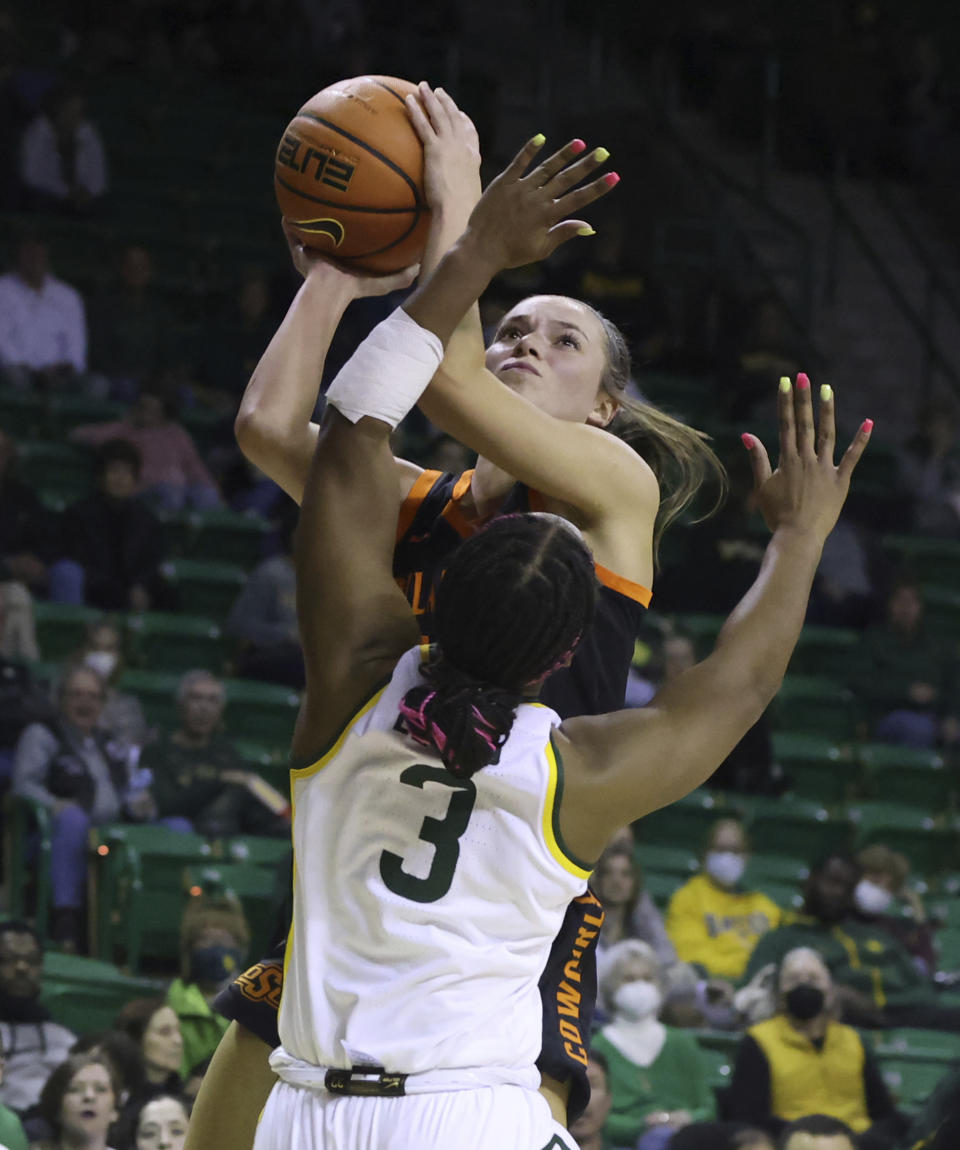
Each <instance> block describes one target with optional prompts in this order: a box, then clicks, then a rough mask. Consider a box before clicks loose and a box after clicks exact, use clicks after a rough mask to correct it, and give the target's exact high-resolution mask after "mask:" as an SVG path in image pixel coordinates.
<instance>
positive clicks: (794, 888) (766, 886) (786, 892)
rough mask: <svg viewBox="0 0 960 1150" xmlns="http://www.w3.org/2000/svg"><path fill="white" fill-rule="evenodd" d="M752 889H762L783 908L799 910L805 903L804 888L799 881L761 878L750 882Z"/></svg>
mask: <svg viewBox="0 0 960 1150" xmlns="http://www.w3.org/2000/svg"><path fill="white" fill-rule="evenodd" d="M750 886H751V889H754V890H758V891H760V893H761V894H765V895H766V896H767V898H770V899H773V901H774V902H775V903H776V904H777V906H779V907H780V908H781V909H782V910H799V909H800V907H801V906H802V905H803V890H802V888H801V887H800V885H799V884H798V883H792V882H777V881H776V880H775V879H759V880H758V881H757V882H755V883H751V884H750Z"/></svg>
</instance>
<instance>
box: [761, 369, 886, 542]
mask: <svg viewBox="0 0 960 1150" xmlns="http://www.w3.org/2000/svg"><path fill="white" fill-rule="evenodd" d="M778 406H779V420H780V459H779V461H778V463H777V469H776V471H771V468H770V460H769V458H768V456H767V451H766V448H765V447H764V446H763V444H762V443H761V442H760V440H759V439H757V437H756V436H755V435H744V436H743V443H744V446H745V447H746V448H747V450H748V451H749V452H750V462H751V464H752V465H753V478H754V483H755V492H756V499H757V505H758V506H759V508H760V510H761V512H762V513H763V517H764V519H765V520H766V523H767V526H768V527H769V528H770V530H771V531H774V530H776V528H778V527H795V528H797V529H798V530H802V531H810V532H813V533H814V534H815V535H816V536H817V537H818V538H819V539H820V541H821V542H822V541H823V540H825V539H826V537H827V536H828V535H829V534H830V532H831V531H832V530H833V527H834V524H835V523H836V522H837V518H838V517H839V515H840V510H841V508H842V507H843V504H844V501H845V500H846V498H847V492H848V491H849V490H850V477H851V475H852V474H853V469H854V467H856V465H857V461H858V460H859V458H860V456H861V455H862V454H863V452H864V448H865V447H866V446H867V443H868V442H869V439H870V433H871V431H872V430H873V420H872V419H865V420H864V421H863V423H862V424H861V425H860V429H859V430H858V431H857V434H856V435H855V436H854V438H853V441H852V442H851V444H850V446H849V447H848V448H847V450H846V451H845V452H844V453H843V457H842V458H841V460H840V463H839V464H838V465H836V466H834V462H833V455H834V445H835V442H836V413H835V410H834V397H833V390H832V389H831V388H829V387H822V388H821V389H820V409H819V415H820V427H819V430H818V429H817V428H815V426H814V418H813V397H812V395H811V391H810V380H809V379H808V378H807V377H806V376H805V375H804V374H803V373H802V372H801V373H800V374H799V375H798V376H797V384H796V387H794V386H793V385H792V384H791V382H790V380H789V379H787V378H786V377H784V378H783V379H781V380H780V393H779V401H778Z"/></svg>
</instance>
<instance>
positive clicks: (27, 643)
mask: <svg viewBox="0 0 960 1150" xmlns="http://www.w3.org/2000/svg"><path fill="white" fill-rule="evenodd" d="M0 599H2V602H0V656H2V657H3V658H4V659H15V660H24V659H25V660H27V661H28V662H31V663H32V662H34V660H36V659H39V658H40V648H39V647H38V646H37V625H36V621H35V619H34V613H33V596H32V595H31V594H30V591H29V589H28V588H27V586H26V585H25V584H24V583H18V582H17V581H16V580H13V581H11V582H9V583H0Z"/></svg>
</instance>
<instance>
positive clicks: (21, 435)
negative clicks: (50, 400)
mask: <svg viewBox="0 0 960 1150" xmlns="http://www.w3.org/2000/svg"><path fill="white" fill-rule="evenodd" d="M43 421H44V402H43V397H42V396H40V395H37V394H36V393H35V392H28V391H16V390H12V389H9V388H3V389H0V430H2V431H5V432H6V433H7V435H10V436H12V437H13V439H15V440H17V441H20V440H24V439H33V438H34V436H36V435H39V434H40V433H41V431H42V430H43Z"/></svg>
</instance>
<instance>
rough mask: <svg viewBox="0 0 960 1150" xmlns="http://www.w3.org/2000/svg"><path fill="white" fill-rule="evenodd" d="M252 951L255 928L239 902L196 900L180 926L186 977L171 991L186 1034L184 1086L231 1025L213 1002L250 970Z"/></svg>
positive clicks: (169, 994)
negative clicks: (241, 973) (212, 1004)
mask: <svg viewBox="0 0 960 1150" xmlns="http://www.w3.org/2000/svg"><path fill="white" fill-rule="evenodd" d="M249 948H250V927H249V926H248V925H247V920H246V918H245V917H244V913H243V907H242V906H241V905H240V902H239V900H238V899H236V898H234V897H232V896H226V895H223V896H219V897H210V898H203V897H201V898H192V899H191V900H190V902H189V903H188V904H187V908H186V910H185V911H184V913H183V919H182V921H181V923H180V977H179V978H176V979H174V981H173V982H172V983H171V985H170V989H169V991H168V992H167V1003H168V1004H169V1005H170V1006H172V1007H173V1009H174V1011H175V1012H176V1015H177V1018H178V1019H179V1020H180V1032H181V1034H182V1035H183V1060H182V1063H181V1067H180V1073H181V1077H182V1078H183V1080H184V1081H186V1080H187V1079H188V1078H189V1077H190V1074H191V1072H192V1071H193V1068H194V1067H195V1066H197V1065H199V1064H200V1063H201V1062H204V1061H205V1060H206V1059H208V1058H210V1057H211V1056H212V1054H213V1052H214V1051H215V1050H216V1049H217V1046H218V1045H219V1043H220V1039H221V1038H222V1037H223V1035H224V1033H225V1031H226V1029H227V1027H228V1026H229V1025H230V1024H229V1022H228V1021H227V1020H226V1019H225V1018H224V1017H223V1016H222V1015H220V1014H217V1013H216V1011H214V1010H213V1008H212V1006H211V1003H212V1002H213V1000H214V999H215V998H216V997H217V995H218V994H219V993H220V991H221V990H223V989H224V988H225V987H227V986H229V985H230V983H231V982H232V981H233V980H234V978H236V976H237V975H238V974H239V973H240V972H241V971H243V970H244V969H245V968H246V957H247V951H248V950H249Z"/></svg>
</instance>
